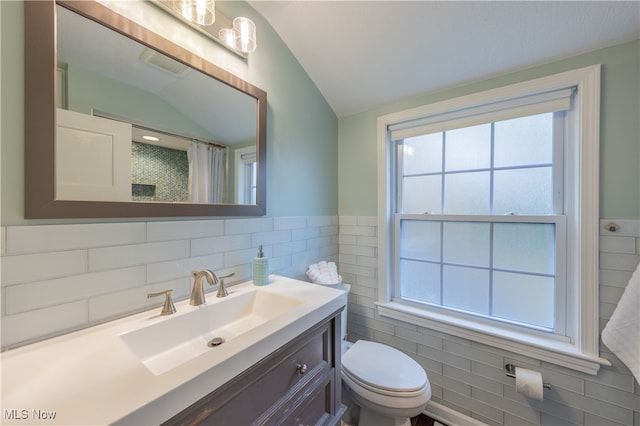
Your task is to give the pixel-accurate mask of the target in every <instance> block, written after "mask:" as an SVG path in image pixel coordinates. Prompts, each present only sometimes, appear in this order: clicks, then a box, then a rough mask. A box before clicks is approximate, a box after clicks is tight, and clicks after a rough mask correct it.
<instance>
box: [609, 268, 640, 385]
mask: <svg viewBox="0 0 640 426" xmlns="http://www.w3.org/2000/svg"><path fill="white" fill-rule="evenodd" d="M602 342H604V344H605V345H607V347H608V348H609V349H611V351H612V352H613V353H614V354H615V355H616V356H617V357H618V358H620V361H622V362H624V364H625V365H626V366H627V367H629V370H631V372H632V373H633V375H634V376H635V378H636V380H637V381H638V382H639V383H640V265H638V267H637V268H636V270H635V272H634V273H633V275H632V276H631V280H629V283H628V284H627V288H626V289H625V290H624V293H623V294H622V297H621V298H620V301H619V302H618V306H617V307H616V309H615V310H614V311H613V315H611V319H610V320H609V322H608V323H607V325H606V326H605V327H604V330H602Z"/></svg>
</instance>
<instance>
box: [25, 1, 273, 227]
mask: <svg viewBox="0 0 640 426" xmlns="http://www.w3.org/2000/svg"><path fill="white" fill-rule="evenodd" d="M59 7H62V8H64V13H65V14H66V13H67V12H69V13H72V14H74V15H78V16H79V17H82V19H85V20H88V21H90V22H91V23H92V24H93V25H96V24H97V25H99V27H100V28H102V30H103V31H104V30H107V31H109V32H112V33H114V34H117V35H118V36H120V37H123V36H124V37H125V38H126V39H127V40H132V41H134V42H135V43H137V44H139V45H140V48H141V49H146V50H147V51H150V53H151V54H155V53H161V54H162V55H164V56H163V57H164V58H168V59H169V60H170V61H172V62H174V63H176V64H178V65H180V66H183V67H184V68H186V69H188V72H190V73H193V74H197V75H198V77H199V78H200V79H201V80H203V79H204V80H207V81H208V80H210V81H211V82H215V83H216V84H218V85H221V86H222V87H223V89H224V90H227V91H229V90H230V91H231V92H234V93H237V94H239V95H240V96H239V98H240V102H241V103H244V104H247V100H248V103H249V104H250V105H255V108H253V107H251V108H250V111H249V113H248V114H247V115H251V117H250V118H249V121H248V123H249V124H248V125H246V126H244V127H248V128H249V127H250V128H252V129H253V130H252V134H251V135H250V140H251V139H254V140H255V145H253V143H252V142H251V145H253V146H254V147H255V148H254V149H253V152H254V153H255V154H254V155H255V160H252V161H253V162H254V164H253V167H254V168H253V170H252V171H251V175H252V176H250V177H249V178H247V179H251V178H252V179H253V181H252V182H253V184H254V185H255V186H254V187H253V188H251V191H253V194H252V195H251V197H252V198H251V199H250V200H248V199H240V202H237V200H238V198H225V199H222V198H221V199H220V200H221V201H215V200H214V202H192V200H193V199H192V198H189V199H187V200H184V199H178V200H171V201H166V200H160V201H158V200H153V199H152V200H149V199H145V198H139V199H141V201H134V199H135V198H134V194H132V193H131V192H129V194H128V195H127V194H125V196H124V198H122V197H121V198H110V197H109V196H107V197H106V199H102V198H100V197H96V198H97V199H92V198H91V197H89V198H86V197H85V198H83V197H84V196H75V195H63V194H65V193H64V191H62V190H61V188H60V185H59V183H60V182H59V181H60V180H62V179H61V177H60V176H61V175H64V173H65V172H66V171H67V168H66V167H63V165H64V162H63V161H59V160H60V159H61V158H63V154H62V153H61V149H63V148H64V149H69V147H67V146H66V145H65V144H66V139H65V144H62V143H60V142H61V141H58V140H57V139H58V137H57V135H58V134H60V129H59V126H60V122H59V117H58V116H59V115H63V113H62V112H60V111H59V109H58V108H59V106H60V102H61V101H60V99H61V98H64V96H63V95H65V93H62V89H60V84H59V82H58V81H59V78H60V77H59V58H58V53H59V50H60V51H62V48H60V49H59V48H58V46H57V41H58V30H57V28H56V22H57V21H58V19H57V18H58V16H57V15H58V12H57V8H59ZM24 8H25V9H24V16H25V18H24V19H25V218H27V219H36V218H116V217H117V218H127V217H131V218H133V217H187V216H188V217H193V216H202V217H207V216H262V215H265V214H266V175H267V173H266V153H267V147H266V143H267V141H266V111H267V94H266V92H264V91H263V90H261V89H259V88H257V87H255V86H253V85H251V84H249V83H248V82H246V81H244V80H242V79H240V78H238V77H237V76H235V75H233V74H231V73H229V72H227V71H225V70H223V69H222V68H220V67H218V66H216V65H214V64H212V63H210V62H208V61H207V60H205V59H204V58H201V57H199V56H197V55H195V54H194V53H192V52H190V51H188V50H186V49H184V48H182V47H181V46H179V45H177V44H175V43H173V42H171V41H169V40H167V39H165V38H163V37H161V36H160V35H158V34H156V33H153V32H151V31H149V30H148V29H146V28H145V27H143V26H141V25H139V24H137V23H135V22H133V21H131V20H129V19H127V18H125V17H123V16H121V15H119V14H117V13H115V12H114V11H112V10H111V9H109V8H107V7H105V6H103V5H101V4H99V3H97V2H93V1H86V0H82V1H67V0H64V1H63V0H60V1H55V0H44V1H27V2H24ZM74 26H75V25H74ZM61 38H62V37H61ZM67 38H68V37H67ZM72 38H73V37H72ZM82 38H85V37H82ZM96 47H97V46H96ZM113 62H118V61H112V63H113ZM149 80H150V79H149ZM216 90H217V89H216ZM81 92H82V93H86V92H87V90H82V91H81ZM199 93H209V92H208V91H206V90H201V91H200V92H199ZM192 97H193V96H192ZM214 97H216V96H213V95H210V96H199V100H200V101H202V100H208V99H209V98H211V102H212V103H211V104H210V105H206V106H205V107H204V108H203V107H202V106H200V111H202V110H205V111H206V112H209V113H210V115H209V116H208V118H205V121H213V119H212V118H211V117H212V115H211V114H214V112H215V111H216V108H218V110H219V111H221V112H220V113H219V114H218V115H221V116H222V115H223V112H224V111H226V110H232V107H231V103H229V102H227V103H226V104H225V105H226V107H225V105H223V106H222V107H221V106H217V107H216V106H214V104H213V102H215V99H213V98H214ZM242 98H244V100H243V99H242ZM137 100H138V98H136V101H137ZM125 103H129V104H131V101H127V102H125ZM101 110H102V108H100V107H99V106H98V107H96V108H92V111H91V112H88V111H84V112H83V113H84V115H86V116H92V117H93V116H97V115H99V113H100V112H101ZM138 110H139V111H142V110H145V111H147V112H148V111H151V110H152V108H138ZM183 110H185V111H188V108H187V107H185V108H183ZM111 112H113V111H109V112H108V114H107V115H109V114H110V113H111ZM121 115H122V114H120V111H116V113H115V114H112V115H111V116H108V117H107V120H114V117H115V121H120V120H124V119H123V118H122V117H121ZM125 115H126V117H127V119H128V118H129V117H130V115H129V114H125ZM100 118H104V115H103V116H101V117H100ZM188 118H192V117H188ZM153 119H154V117H144V118H143V119H139V118H134V119H133V125H134V127H135V126H138V127H143V128H145V126H147V124H148V123H149V122H150V121H152V120H153ZM158 121H163V122H166V121H167V120H166V118H163V119H158ZM194 121H195V119H194ZM223 121H226V122H229V121H232V120H230V119H229V118H226V119H223ZM152 130H157V129H152ZM189 130H190V129H189ZM244 130H246V129H244ZM164 131H165V129H161V130H160V133H162V132H164ZM214 132H215V130H214ZM169 133H170V132H169ZM188 133H191V132H188ZM225 137H226V136H224V135H223V133H217V134H216V135H213V136H212V137H211V138H203V141H205V142H207V143H209V142H213V143H215V144H217V143H218V142H219V141H220V138H222V139H224V138H225ZM189 138H191V136H189ZM60 139H61V140H62V137H60ZM194 141H199V140H196V139H194ZM110 143H111V144H112V145H113V143H112V142H110ZM229 144H230V143H229ZM229 144H227V143H226V141H223V142H222V143H221V145H222V146H229ZM70 146H71V147H74V145H73V144H70ZM249 148H251V146H250V147H249ZM246 149H247V147H243V148H242V149H238V150H237V151H238V152H245V151H246ZM86 150H87V152H91V156H92V157H85V158H89V159H90V160H88V161H75V164H78V165H80V166H82V167H79V168H80V169H85V170H92V169H97V168H99V167H98V166H99V165H101V163H98V162H96V163H93V162H92V161H93V160H91V159H92V158H93V156H94V155H97V154H96V152H97V151H100V150H95V149H93V148H90V149H86ZM249 150H250V151H251V149H249ZM234 151H235V149H234V150H229V149H227V154H226V155H227V159H226V161H227V163H226V164H229V162H230V161H233V154H232V153H233V152H234ZM107 155H110V152H107ZM236 156H239V154H236ZM125 157H126V155H125ZM80 158H83V157H82V156H81V157H80ZM71 162H72V163H73V162H74V161H71ZM67 164H69V161H67ZM106 169H109V168H108V167H107V168H106ZM109 173H110V170H107V174H109ZM77 179H78V180H79V181H81V182H82V181H83V179H84V180H87V179H85V178H84V177H82V176H81V177H80V178H77ZM109 179H112V180H113V179H114V178H113V177H109ZM134 184H135V182H134ZM127 185H129V188H131V186H132V183H131V181H129V182H128V183H127ZM247 186H249V187H250V186H251V185H249V184H247ZM232 187H233V185H231V184H229V182H226V183H225V188H227V192H233V190H232V189H230V188H232ZM236 187H237V182H236ZM127 191H129V189H127ZM88 192H89V193H93V191H92V190H91V189H90V190H89V191H88Z"/></svg>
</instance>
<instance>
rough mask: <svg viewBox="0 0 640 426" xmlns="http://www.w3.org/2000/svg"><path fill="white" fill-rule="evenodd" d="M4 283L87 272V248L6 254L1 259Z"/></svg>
mask: <svg viewBox="0 0 640 426" xmlns="http://www.w3.org/2000/svg"><path fill="white" fill-rule="evenodd" d="M0 271H2V285H3V286H7V285H13V284H20V283H23V282H29V281H37V280H44V279H48V278H57V277H65V276H69V275H76V274H81V273H83V272H87V252H86V250H73V251H57V252H49V253H38V254H25V255H18V256H4V257H2V258H1V259H0Z"/></svg>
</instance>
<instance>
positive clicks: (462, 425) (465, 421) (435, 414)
mask: <svg viewBox="0 0 640 426" xmlns="http://www.w3.org/2000/svg"><path fill="white" fill-rule="evenodd" d="M422 413H423V414H425V415H427V416H429V417H431V418H432V419H434V420H437V421H439V422H442V423H444V424H446V425H447V426H487V425H486V423H483V422H481V421H479V420H476V419H474V418H472V417H469V416H467V415H464V414H462V413H459V412H457V411H455V410H453V409H451V408H449V407H446V406H444V405H442V404H438V403H437V402H435V401H429V403H428V404H427V408H425V409H424V411H423V412H422Z"/></svg>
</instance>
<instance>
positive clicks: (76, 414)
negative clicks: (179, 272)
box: [0, 275, 346, 425]
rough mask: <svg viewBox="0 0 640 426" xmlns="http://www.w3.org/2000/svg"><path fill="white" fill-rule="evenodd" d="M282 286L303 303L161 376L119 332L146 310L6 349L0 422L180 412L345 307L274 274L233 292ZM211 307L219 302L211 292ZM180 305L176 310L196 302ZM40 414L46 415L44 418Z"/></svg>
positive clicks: (141, 420)
mask: <svg viewBox="0 0 640 426" xmlns="http://www.w3.org/2000/svg"><path fill="white" fill-rule="evenodd" d="M250 289H259V291H274V292H283V294H286V295H287V296H290V297H295V298H299V299H301V300H303V301H304V302H303V303H302V304H301V305H300V306H297V307H295V308H293V309H292V310H290V311H289V312H287V313H285V314H283V315H282V316H280V317H278V318H277V319H276V320H273V321H270V322H269V323H267V324H264V325H261V326H259V327H257V328H256V329H255V330H252V331H251V332H249V333H246V336H241V337H238V338H236V339H233V340H231V341H229V342H226V343H225V344H224V345H221V346H220V347H218V348H220V349H222V350H216V351H215V352H213V351H212V352H207V353H205V354H203V355H201V356H199V357H197V358H195V359H193V360H191V361H189V362H187V363H185V364H183V365H180V366H178V367H176V368H174V369H172V370H170V371H167V372H166V373H163V374H161V375H158V376H156V375H154V374H152V373H151V372H150V371H149V370H148V369H147V368H146V367H145V366H144V365H143V364H142V362H141V361H140V360H139V359H137V358H136V357H135V356H134V355H133V353H132V352H131V351H130V350H129V349H128V348H127V347H126V346H125V344H124V343H123V342H122V340H121V339H120V338H119V337H118V336H119V335H121V334H122V333H125V332H128V331H131V330H135V329H137V328H141V327H144V326H146V325H149V324H151V323H154V322H158V321H166V320H167V319H170V318H171V316H166V317H160V316H159V311H160V309H159V308H158V310H157V311H155V310H153V311H147V312H143V313H141V314H136V315H132V316H130V317H126V318H122V319H119V320H116V321H112V322H109V323H105V324H101V325H98V326H95V327H91V328H87V329H84V330H81V331H77V332H74V333H70V334H66V335H64V336H60V337H56V338H53V339H49V340H45V341H41V342H38V343H34V344H31V345H28V346H24V347H21V348H17V349H14V350H10V351H7V352H4V353H2V354H0V361H1V363H0V368H1V370H0V372H1V375H2V376H1V377H2V394H1V395H0V405H1V407H0V409H1V410H2V411H1V413H2V420H0V423H1V424H21V425H27V424H48V425H52V424H64V425H102V424H113V423H116V424H141V425H151V424H159V423H162V422H163V421H165V420H167V419H169V418H170V417H172V416H173V415H175V414H177V413H178V412H180V411H181V410H183V409H184V408H186V407H188V406H189V405H190V404H192V403H194V402H195V401H197V400H199V399H200V398H202V397H204V396H205V395H207V394H208V393H210V392H211V391H213V390H214V389H216V388H218V387H219V386H221V385H222V384H224V383H226V382H227V381H229V380H230V379H232V378H233V377H235V376H237V375H238V374H239V373H241V372H242V371H244V370H246V369H247V368H249V367H250V366H251V365H253V364H255V363H256V362H258V361H259V360H261V359H262V358H264V357H265V356H267V355H269V354H270V353H272V352H273V351H274V350H276V349H277V348H279V347H280V346H282V345H283V344H285V343H287V342H289V341H290V340H291V339H293V338H295V337H296V336H298V335H299V334H301V333H302V332H304V331H305V330H307V329H308V328H310V327H312V326H313V325H315V324H317V323H318V322H319V321H321V320H323V319H324V318H326V317H327V316H328V315H330V314H332V313H333V312H335V311H337V310H338V309H340V308H341V307H344V305H345V301H346V299H345V298H344V297H343V296H344V293H343V292H342V291H339V290H335V289H332V288H327V287H325V286H321V285H314V284H310V283H307V282H303V281H298V280H294V279H290V278H285V277H280V276H276V275H271V276H270V283H269V284H268V285H267V286H264V287H255V286H253V285H252V284H251V282H248V283H243V284H239V285H236V286H233V287H230V288H229V292H230V293H232V292H240V291H248V290H250ZM207 296H208V300H207V305H210V304H215V303H219V302H218V301H219V300H220V299H216V297H215V295H214V294H211V293H208V294H207ZM188 303H189V302H188V300H185V301H182V302H178V303H176V304H175V305H176V309H177V313H176V314H174V315H179V314H180V313H181V312H186V311H189V310H193V309H198V308H197V307H192V306H189V304H188ZM38 416H40V418H38Z"/></svg>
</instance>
